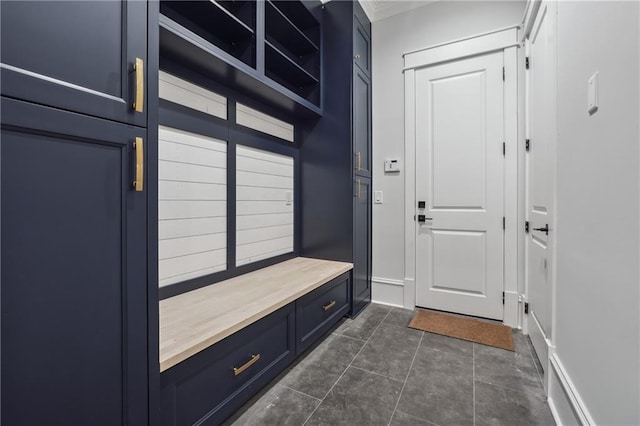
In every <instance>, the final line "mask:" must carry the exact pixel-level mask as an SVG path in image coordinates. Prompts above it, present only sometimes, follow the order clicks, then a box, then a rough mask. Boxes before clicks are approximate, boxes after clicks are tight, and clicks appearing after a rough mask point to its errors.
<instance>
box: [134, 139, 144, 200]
mask: <svg viewBox="0 0 640 426" xmlns="http://www.w3.org/2000/svg"><path fill="white" fill-rule="evenodd" d="M133 147H134V148H135V149H136V180H134V181H133V187H134V188H135V190H136V192H142V190H143V188H144V142H143V141H142V138H136V141H135V142H134V143H133Z"/></svg>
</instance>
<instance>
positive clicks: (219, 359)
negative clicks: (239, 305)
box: [161, 303, 295, 426]
mask: <svg viewBox="0 0 640 426" xmlns="http://www.w3.org/2000/svg"><path fill="white" fill-rule="evenodd" d="M294 336H295V334H294V303H291V304H289V305H287V306H285V307H283V308H281V309H279V310H278V311H276V312H274V313H272V314H270V315H268V316H266V317H264V318H263V319H261V320H259V321H257V322H255V323H253V324H251V325H249V326H247V327H245V328H243V329H242V330H240V331H238V332H236V333H234V334H232V335H231V336H229V337H227V338H226V339H224V340H222V341H220V342H218V343H216V344H215V345H213V346H211V347H209V348H208V349H205V350H204V351H202V352H200V353H198V354H196V355H194V356H192V357H190V358H189V359H187V360H185V361H183V362H181V363H180V364H178V365H176V366H174V367H172V368H170V369H169V370H167V371H165V372H164V373H162V375H161V382H162V383H161V385H162V397H161V398H162V417H163V423H164V424H165V425H172V426H182V425H192V424H194V423H198V424H202V425H209V424H211V425H214V424H216V425H217V424H219V423H221V422H222V421H223V420H224V419H226V418H227V417H228V416H229V415H231V414H232V413H233V412H234V411H235V410H237V409H238V408H239V407H240V406H241V405H242V404H243V403H244V402H246V401H247V400H248V399H249V398H250V397H251V396H252V395H253V394H254V393H255V392H256V391H257V390H259V389H260V388H262V387H263V386H264V385H266V384H267V383H268V382H269V381H270V380H272V379H273V378H274V377H275V376H276V375H277V374H278V373H279V372H280V371H282V370H283V369H284V368H285V367H286V366H287V365H288V364H289V363H290V362H291V361H292V360H293V359H294V358H295V339H294Z"/></svg>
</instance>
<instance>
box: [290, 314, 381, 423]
mask: <svg viewBox="0 0 640 426" xmlns="http://www.w3.org/2000/svg"><path fill="white" fill-rule="evenodd" d="M369 306H371V305H369ZM390 313H391V309H389V312H387V314H386V315H385V316H384V318H382V320H381V321H380V322H379V323H378V325H377V326H376V328H375V329H374V330H373V332H372V333H371V334H370V335H369V337H368V338H367V340H366V341H365V342H364V344H363V345H362V347H361V348H360V350H359V351H358V353H357V354H355V355H354V357H353V358H352V359H351V362H350V363H349V365H347V367H346V368H345V369H344V371H343V372H342V374H340V377H338V380H336V381H335V382H334V383H333V385H332V386H331V388H330V389H329V391H328V392H327V393H326V394H325V396H324V398H322V401H320V404H318V406H317V407H316V408H314V409H313V411H312V412H311V414H309V417H307V419H306V420H305V421H304V423H303V424H302V425H303V426H304V425H306V424H307V423H308V422H309V420H310V419H311V417H312V416H313V415H314V414H315V412H316V411H318V408H319V407H320V406H321V405H322V403H323V402H324V400H325V399H327V396H329V394H330V393H331V391H332V390H333V388H335V387H336V385H337V384H338V382H339V381H340V379H342V376H344V373H346V372H347V370H348V369H349V367H351V364H353V361H354V360H355V359H356V358H357V357H358V355H360V352H362V351H363V350H364V348H365V347H366V346H367V343H369V340H370V339H371V336H373V335H374V334H375V333H376V331H378V328H379V327H380V325H381V324H382V323H383V322H384V320H386V319H387V317H388V316H389V314H390Z"/></svg>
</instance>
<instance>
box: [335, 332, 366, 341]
mask: <svg viewBox="0 0 640 426" xmlns="http://www.w3.org/2000/svg"><path fill="white" fill-rule="evenodd" d="M333 334H334V335H336V336H340V337H346V338H347V339H352V340H357V341H358V342H365V343H366V342H367V341H366V340H364V339H358V338H357V337H352V336H347V335H346V334H340V333H338V332H336V331H334V332H333Z"/></svg>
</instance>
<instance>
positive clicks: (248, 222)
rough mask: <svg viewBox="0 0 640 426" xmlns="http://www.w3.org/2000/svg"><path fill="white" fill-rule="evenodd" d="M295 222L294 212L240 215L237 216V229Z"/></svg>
mask: <svg viewBox="0 0 640 426" xmlns="http://www.w3.org/2000/svg"><path fill="white" fill-rule="evenodd" d="M291 223H293V212H291V213H278V214H269V215H250V216H238V217H237V218H236V229H237V230H238V231H243V230H247V229H259V228H266V227H269V226H279V225H289V224H291Z"/></svg>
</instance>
